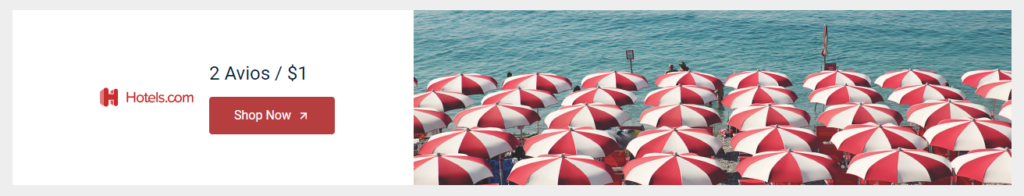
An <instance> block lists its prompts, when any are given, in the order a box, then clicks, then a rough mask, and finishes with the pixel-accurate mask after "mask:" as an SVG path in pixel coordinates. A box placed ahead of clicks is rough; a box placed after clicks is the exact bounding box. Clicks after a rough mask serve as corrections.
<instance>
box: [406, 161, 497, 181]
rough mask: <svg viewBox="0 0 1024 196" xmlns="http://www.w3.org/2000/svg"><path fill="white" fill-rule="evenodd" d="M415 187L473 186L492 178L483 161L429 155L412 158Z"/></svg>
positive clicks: (488, 167) (489, 169) (489, 168)
mask: <svg viewBox="0 0 1024 196" xmlns="http://www.w3.org/2000/svg"><path fill="white" fill-rule="evenodd" d="M412 162H413V164H412V165H413V166H412V171H413V184H415V185H473V184H476V182H479V181H481V180H483V179H487V178H490V177H493V175H492V174H491V166H489V165H487V163H484V159H481V158H477V157H471V156H466V155H464V154H429V155H420V156H415V157H413V158H412Z"/></svg>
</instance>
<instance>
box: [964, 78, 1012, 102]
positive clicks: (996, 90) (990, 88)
mask: <svg viewBox="0 0 1024 196" xmlns="http://www.w3.org/2000/svg"><path fill="white" fill-rule="evenodd" d="M974 94H978V95H981V96H982V97H985V98H988V99H998V100H1003V101H1009V100H1010V98H1012V95H1013V81H1010V80H1001V81H996V82H989V83H986V84H984V85H981V86H979V87H978V90H976V91H974Z"/></svg>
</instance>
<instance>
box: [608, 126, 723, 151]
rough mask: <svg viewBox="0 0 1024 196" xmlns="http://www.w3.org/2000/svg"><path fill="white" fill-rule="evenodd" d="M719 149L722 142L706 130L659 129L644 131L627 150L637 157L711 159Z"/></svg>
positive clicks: (630, 142) (627, 146)
mask: <svg viewBox="0 0 1024 196" xmlns="http://www.w3.org/2000/svg"><path fill="white" fill-rule="evenodd" d="M719 149H722V142H721V141H718V138H715V136H714V135H711V134H710V133H708V132H707V131H706V130H704V129H693V128H690V127H674V128H669V127H659V128H657V129H652V130H646V131H642V132H640V135H637V136H636V138H634V139H633V140H632V141H629V145H626V150H627V151H629V152H630V153H632V154H634V155H635V157H644V156H646V155H648V154H651V153H671V152H677V153H694V154H697V155H700V156H705V157H711V156H715V154H716V153H718V150H719Z"/></svg>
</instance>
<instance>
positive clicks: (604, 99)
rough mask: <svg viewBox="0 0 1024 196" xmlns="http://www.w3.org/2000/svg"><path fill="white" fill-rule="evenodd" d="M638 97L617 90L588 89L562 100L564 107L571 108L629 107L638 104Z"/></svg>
mask: <svg viewBox="0 0 1024 196" xmlns="http://www.w3.org/2000/svg"><path fill="white" fill-rule="evenodd" d="M636 99H637V98H636V95H634V94H633V93H632V92H629V91H626V90H622V89H617V88H604V87H597V88H588V89H583V90H580V91H576V92H572V94H569V96H566V97H565V100H562V106H571V105H576V104H581V103H601V104H612V105H617V106H623V105H629V104H633V102H636Z"/></svg>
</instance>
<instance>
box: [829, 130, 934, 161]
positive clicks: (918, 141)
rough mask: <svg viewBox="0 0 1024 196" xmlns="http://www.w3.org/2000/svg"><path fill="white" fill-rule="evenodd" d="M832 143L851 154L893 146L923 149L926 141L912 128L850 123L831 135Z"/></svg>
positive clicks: (887, 148)
mask: <svg viewBox="0 0 1024 196" xmlns="http://www.w3.org/2000/svg"><path fill="white" fill-rule="evenodd" d="M830 141H832V143H833V144H835V145H836V148H837V149H839V151H843V152H848V153H851V154H860V153H865V152H874V151H880V150H892V149H893V148H906V149H924V148H925V147H928V141H926V140H925V139H924V138H923V137H921V136H920V135H917V133H915V132H914V129H911V128H908V127H900V126H896V125H894V124H888V123H886V124H875V123H865V124H860V125H850V126H846V127H844V128H843V131H840V132H838V133H836V134H835V135H834V136H832V139H831V140H830Z"/></svg>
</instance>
